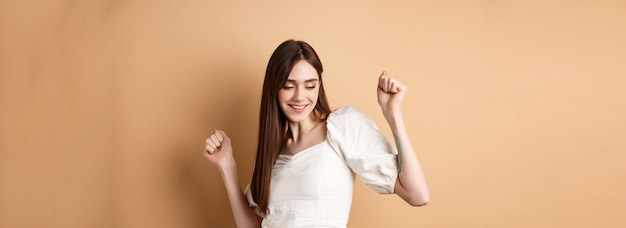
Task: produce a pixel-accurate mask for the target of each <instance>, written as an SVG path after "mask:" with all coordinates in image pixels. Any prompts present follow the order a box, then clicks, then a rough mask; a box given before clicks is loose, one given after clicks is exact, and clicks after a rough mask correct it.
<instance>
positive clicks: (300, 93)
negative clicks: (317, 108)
mask: <svg viewBox="0 0 626 228" xmlns="http://www.w3.org/2000/svg"><path fill="white" fill-rule="evenodd" d="M305 93H306V92H305V90H304V89H302V88H300V87H299V86H296V90H295V93H294V95H293V100H294V101H298V102H300V101H304V98H305V97H306V95H305Z"/></svg>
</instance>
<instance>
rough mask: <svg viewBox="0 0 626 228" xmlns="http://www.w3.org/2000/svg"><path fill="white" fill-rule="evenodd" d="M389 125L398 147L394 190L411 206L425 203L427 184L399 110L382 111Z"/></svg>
mask: <svg viewBox="0 0 626 228" xmlns="http://www.w3.org/2000/svg"><path fill="white" fill-rule="evenodd" d="M383 114H384V115H385V119H386V120H387V122H388V123H389V126H390V127H391V131H392V132H393V135H394V140H395V141H396V146H397V149H398V170H399V174H398V180H397V181H396V187H395V191H396V193H397V194H398V195H399V196H400V197H401V198H402V199H404V200H405V201H406V202H407V203H409V204H411V205H413V206H421V205H425V204H427V203H428V201H429V192H428V186H427V185H426V178H425V177H424V173H423V171H422V167H421V165H420V163H419V160H418V159H417V155H416V154H415V151H414V149H413V145H412V144H411V140H410V138H409V135H408V133H407V131H406V127H405V125H404V120H403V118H402V114H401V112H400V111H395V112H391V111H387V112H384V113H383Z"/></svg>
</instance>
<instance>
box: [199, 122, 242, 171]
mask: <svg viewBox="0 0 626 228" xmlns="http://www.w3.org/2000/svg"><path fill="white" fill-rule="evenodd" d="M204 156H205V157H206V158H207V159H208V160H209V161H210V162H211V163H213V164H214V165H216V166H217V167H218V168H225V167H227V166H234V165H235V159H234V158H233V148H232V146H231V144H230V138H228V136H227V135H226V133H225V132H224V131H222V130H213V134H212V135H211V136H210V137H209V138H207V139H206V146H205V148H204Z"/></svg>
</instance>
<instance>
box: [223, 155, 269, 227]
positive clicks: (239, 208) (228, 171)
mask: <svg viewBox="0 0 626 228" xmlns="http://www.w3.org/2000/svg"><path fill="white" fill-rule="evenodd" d="M220 174H221V175H222V180H223V181H224V185H225V186H226V193H227V194H228V199H229V201H230V207H231V209H232V211H233V217H234V218H235V224H237V227H240V228H242V227H246V228H247V227H260V224H259V219H258V217H257V215H256V214H255V213H254V209H253V208H251V207H250V206H249V204H248V201H247V200H246V197H245V195H244V194H243V190H242V189H241V185H240V182H239V177H238V175H237V168H236V167H235V166H233V167H229V168H221V169H220Z"/></svg>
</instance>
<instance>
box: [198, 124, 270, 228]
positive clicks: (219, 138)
mask: <svg viewBox="0 0 626 228" xmlns="http://www.w3.org/2000/svg"><path fill="white" fill-rule="evenodd" d="M204 150H205V151H204V156H205V157H206V158H207V159H208V160H209V161H210V162H211V163H213V164H214V165H215V166H217V168H218V169H219V171H220V174H221V176H222V180H223V181H224V185H225V186H226V193H227V195H228V199H229V201H230V207H231V209H232V210H233V217H234V218H235V224H237V227H240V228H242V227H261V224H260V222H259V218H258V217H257V215H256V214H255V213H254V209H253V208H251V207H249V204H248V202H247V200H246V197H245V196H244V194H243V190H242V189H241V186H240V184H239V183H240V182H239V176H238V175H237V165H236V163H235V159H234V157H233V150H232V146H231V144H230V139H229V138H228V136H227V135H226V133H224V131H221V130H215V132H214V133H213V135H211V136H210V137H209V138H207V139H206V147H205V149H204Z"/></svg>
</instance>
